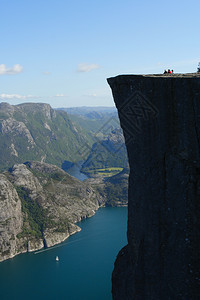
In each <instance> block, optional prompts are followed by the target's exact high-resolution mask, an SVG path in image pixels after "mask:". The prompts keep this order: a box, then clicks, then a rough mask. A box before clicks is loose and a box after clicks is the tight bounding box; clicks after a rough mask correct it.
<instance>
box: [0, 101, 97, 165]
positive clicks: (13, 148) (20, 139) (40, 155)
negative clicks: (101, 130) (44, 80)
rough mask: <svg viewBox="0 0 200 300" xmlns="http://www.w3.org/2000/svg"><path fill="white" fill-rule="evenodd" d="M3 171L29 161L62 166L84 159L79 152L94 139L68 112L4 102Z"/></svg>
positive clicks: (0, 130)
mask: <svg viewBox="0 0 200 300" xmlns="http://www.w3.org/2000/svg"><path fill="white" fill-rule="evenodd" d="M0 141H1V143H0V170H4V169H6V168H9V167H11V166H12V165H13V164H14V163H21V162H24V161H26V160H37V161H45V162H47V163H51V164H56V165H57V166H61V165H62V163H63V162H64V161H65V160H68V161H78V160H80V159H81V157H80V154H79V149H80V147H81V145H84V144H85V143H87V145H92V143H93V140H92V137H91V136H90V135H89V134H88V133H87V132H86V130H84V129H82V128H81V127H80V126H79V125H77V124H75V123H74V122H72V121H71V120H70V119H69V117H68V114H67V113H66V112H65V111H56V110H53V109H52V108H51V107H50V105H48V104H42V103H25V104H20V105H16V106H12V105H9V104H7V103H0Z"/></svg>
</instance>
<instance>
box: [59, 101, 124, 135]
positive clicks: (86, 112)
mask: <svg viewBox="0 0 200 300" xmlns="http://www.w3.org/2000/svg"><path fill="white" fill-rule="evenodd" d="M58 110H63V111H66V112H67V113H68V116H69V118H70V120H71V121H72V122H75V123H77V124H79V126H81V127H82V128H84V129H85V130H87V132H88V133H90V134H91V136H92V137H95V135H96V134H98V133H99V132H102V133H105V131H107V132H106V133H109V132H110V131H111V130H114V129H116V128H119V127H120V124H119V118H118V114H117V110H116V108H115V107H103V106H102V107H101V106H100V107H87V106H83V107H70V108H58Z"/></svg>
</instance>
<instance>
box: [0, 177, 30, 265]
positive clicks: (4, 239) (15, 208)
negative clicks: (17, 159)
mask: <svg viewBox="0 0 200 300" xmlns="http://www.w3.org/2000/svg"><path fill="white" fill-rule="evenodd" d="M22 225H23V218H22V212H21V201H20V199H19V196H18V194H17V192H16V190H15V188H14V187H13V185H12V184H11V183H10V182H9V180H8V179H7V178H6V176H5V175H3V174H0V261H1V260H4V259H7V258H9V257H13V256H15V255H16V254H18V253H19V252H20V250H21V249H19V248H20V247H19V241H18V239H17V235H18V234H19V233H20V232H21V231H22ZM23 250H24V249H22V251H23Z"/></svg>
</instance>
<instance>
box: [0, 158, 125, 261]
mask: <svg viewBox="0 0 200 300" xmlns="http://www.w3.org/2000/svg"><path fill="white" fill-rule="evenodd" d="M118 184H119V185H120V188H117V187H116V185H117V186H118ZM116 188H117V189H116ZM127 189H128V170H124V171H123V172H121V173H120V174H118V175H116V176H113V177H111V178H109V180H108V181H104V180H103V178H99V179H98V178H96V179H94V180H92V179H88V180H86V181H84V182H81V181H79V180H78V179H76V178H74V177H72V176H70V175H69V174H68V173H66V172H65V171H63V170H62V169H60V168H58V167H57V166H55V165H50V164H47V163H42V162H35V161H29V162H26V163H24V164H15V165H14V166H13V167H12V168H10V169H9V171H5V172H4V173H3V174H0V261H3V260H5V259H7V258H11V257H13V256H15V255H17V254H18V253H22V252H26V251H35V250H38V249H41V248H43V247H51V246H53V245H55V244H58V243H61V242H63V241H64V240H65V239H66V238H68V237H69V236H70V235H72V234H74V233H76V232H78V231H80V230H81V229H80V227H78V226H77V225H76V223H77V222H79V221H81V220H82V219H83V218H87V217H91V216H93V215H94V214H95V212H96V210H97V209H98V208H99V207H102V206H105V205H109V206H125V205H127V200H128V199H127V198H128V197H127ZM113 194H114V195H115V194H116V195H115V197H114V196H113Z"/></svg>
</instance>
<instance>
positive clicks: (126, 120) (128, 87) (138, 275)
mask: <svg viewBox="0 0 200 300" xmlns="http://www.w3.org/2000/svg"><path fill="white" fill-rule="evenodd" d="M108 83H109V84H110V86H111V88H112V92H113V96H114V101H115V103H116V106H117V109H118V113H119V117H120V122H121V126H122V129H123V132H124V136H125V142H126V147H127V151H128V158H129V164H130V177H129V202H128V234H127V235H128V245H127V246H125V247H124V248H123V249H122V250H121V251H120V252H119V254H118V257H117V260H116V262H115V268H114V271H113V278H112V281H113V289H112V292H113V299H117V300H118V299H123V300H124V299H126V300H128V299H134V300H136V299H141V300H144V299H148V300H160V299H162V300H163V299H164V300H165V299H166V300H174V299H180V300H182V299H183V300H191V299H192V300H196V299H199V295H200V289H199V288H200V260H199V253H200V215H199V208H200V201H199V198H200V148H199V146H200V74H177V75H173V76H172V75H170V76H169V75H146V76H143V75H125V76H117V77H115V78H110V79H108Z"/></svg>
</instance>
